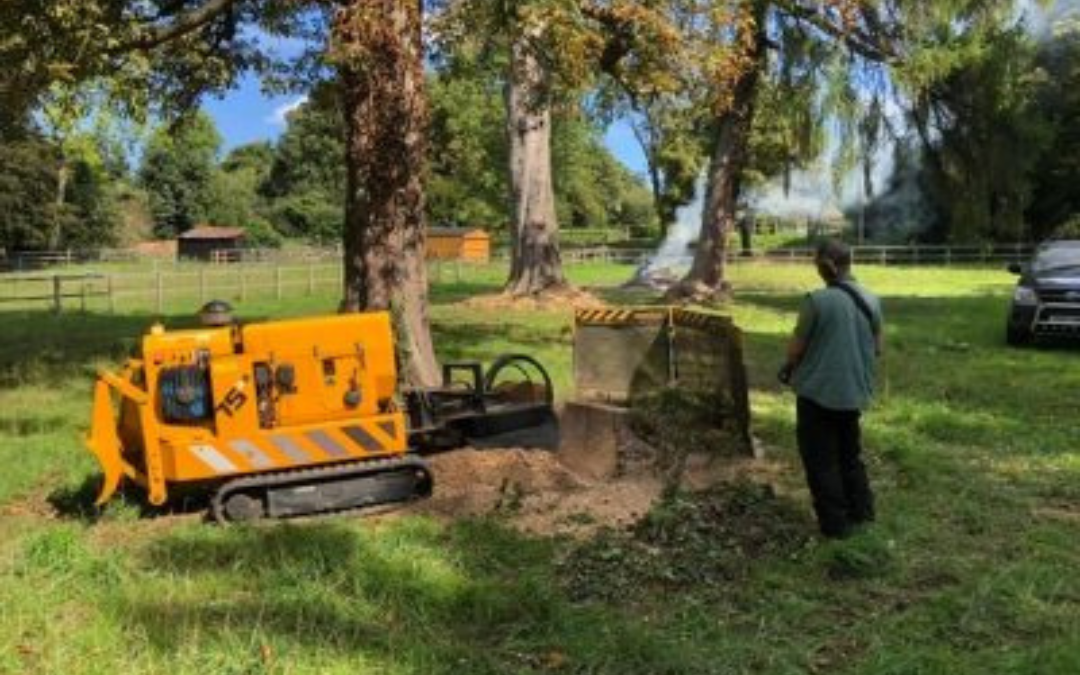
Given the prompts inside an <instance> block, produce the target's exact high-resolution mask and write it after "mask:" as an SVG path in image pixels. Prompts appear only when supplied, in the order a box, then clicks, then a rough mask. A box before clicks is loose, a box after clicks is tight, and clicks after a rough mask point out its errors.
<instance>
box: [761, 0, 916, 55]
mask: <svg viewBox="0 0 1080 675" xmlns="http://www.w3.org/2000/svg"><path fill="white" fill-rule="evenodd" d="M776 4H777V6H778V7H780V8H781V10H782V11H784V12H786V13H787V14H788V15H790V16H791V17H792V18H793V19H796V20H797V21H803V22H806V23H808V24H810V25H811V26H813V27H814V28H817V29H818V30H820V31H821V32H823V33H825V34H826V35H829V36H830V37H833V38H835V39H837V40H838V41H840V42H842V43H843V44H844V45H846V46H847V47H848V49H850V50H851V51H853V52H854V53H856V54H858V55H859V56H861V57H863V58H865V59H867V60H870V61H875V62H877V63H884V64H891V63H894V62H895V61H897V60H898V59H899V58H900V55H899V54H897V53H896V50H895V48H894V46H893V45H892V44H889V42H888V41H885V40H882V39H880V38H881V36H880V35H874V34H868V33H865V32H861V31H856V30H849V29H847V28H845V27H843V26H838V25H836V24H835V23H833V22H832V20H830V19H829V17H827V16H825V14H824V13H823V12H822V11H821V9H820V8H819V7H807V6H805V5H803V4H801V3H800V2H798V0H782V1H780V2H777V3H776ZM863 18H864V20H865V21H867V23H868V24H870V25H871V26H873V25H874V24H875V23H878V22H877V21H876V17H868V16H866V15H865V14H864V17H863Z"/></svg>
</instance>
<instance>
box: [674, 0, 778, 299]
mask: <svg viewBox="0 0 1080 675" xmlns="http://www.w3.org/2000/svg"><path fill="white" fill-rule="evenodd" d="M768 5H769V3H768V2H766V1H764V0H752V3H751V6H750V11H751V12H752V16H753V21H751V22H749V23H746V24H743V25H742V27H741V28H740V34H739V35H737V36H736V37H735V41H736V42H737V43H740V44H744V45H746V53H745V54H744V55H743V56H744V57H745V62H746V63H747V64H748V65H747V66H746V67H745V69H744V70H743V71H742V72H740V73H739V74H738V75H737V76H736V77H735V78H734V81H733V85H732V89H731V98H730V102H729V103H728V105H725V106H723V108H722V109H721V112H720V113H719V115H718V116H717V119H716V132H715V133H716V137H715V141H714V145H713V152H712V156H711V157H710V158H709V171H708V175H707V183H706V188H705V207H704V209H703V210H702V214H701V234H700V236H699V238H698V245H697V250H696V251H695V252H694V263H693V265H692V266H691V268H690V271H689V272H688V273H687V275H686V277H685V278H684V279H683V280H682V281H681V282H680V283H679V284H678V285H677V286H675V287H673V288H672V291H671V294H672V295H674V296H678V297H690V298H697V299H709V298H712V297H716V296H720V295H723V294H725V293H727V292H728V291H729V290H730V286H729V284H728V283H727V278H726V272H727V251H728V235H729V234H730V233H731V231H732V229H733V228H734V226H735V218H736V209H737V207H738V201H739V193H740V191H741V189H742V180H743V170H744V169H745V168H746V161H747V157H748V154H749V148H750V130H751V127H752V125H753V120H754V103H755V99H756V97H757V89H758V83H759V82H760V81H761V73H762V71H763V70H764V68H765V65H766V61H767V58H768V53H767V51H766V50H767V25H766V22H765V18H766V12H767V10H768ZM743 31H752V34H751V35H743V34H742V32H743Z"/></svg>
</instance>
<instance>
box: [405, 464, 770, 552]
mask: <svg viewBox="0 0 1080 675" xmlns="http://www.w3.org/2000/svg"><path fill="white" fill-rule="evenodd" d="M428 461H429V462H430V464H431V465H432V470H433V471H434V474H435V492H434V495H433V496H432V497H431V498H430V499H427V500H424V501H423V502H418V503H416V504H415V505H412V506H410V507H408V508H407V509H405V512H408V513H424V514H429V515H433V516H435V517H438V518H441V519H445V520H453V519H456V518H462V517H471V516H484V515H491V514H497V515H499V516H500V517H502V518H504V519H505V520H506V522H508V523H509V524H510V525H511V526H513V527H515V528H517V529H519V530H521V531H523V532H527V533H530V534H537V535H545V536H553V535H567V536H571V537H586V536H589V535H591V534H593V533H595V532H596V531H597V530H600V529H605V528H615V529H624V528H627V527H630V526H632V525H633V524H635V523H637V522H638V521H640V520H641V519H642V518H644V517H645V516H646V514H648V512H649V510H650V509H652V507H653V506H654V505H655V504H656V502H657V500H658V499H660V496H661V494H662V493H663V491H664V486H665V480H666V478H665V476H663V475H662V473H661V472H657V471H653V470H652V469H651V468H649V467H646V466H639V467H637V468H636V469H635V470H634V471H631V472H624V473H622V474H621V475H619V476H616V477H614V478H607V479H592V478H586V477H583V476H581V475H579V474H577V473H575V472H573V471H572V470H571V469H569V468H568V467H567V466H565V465H564V464H563V463H562V462H561V461H560V459H559V455H558V454H556V453H552V452H547V451H543V450H522V449H500V450H473V449H465V450H455V451H451V452H446V453H442V454H439V455H435V456H433V457H429V458H428ZM777 473H778V469H777V467H775V466H773V465H772V463H770V462H766V461H763V460H751V459H745V460H743V459H731V458H717V457H712V456H707V455H697V454H695V455H691V456H690V459H689V461H688V462H687V465H686V471H685V474H684V477H683V481H682V483H683V485H684V486H686V488H687V489H689V490H705V489H709V488H711V487H713V486H716V485H718V484H722V483H725V482H728V481H733V480H747V479H750V480H755V481H762V482H771V479H772V478H773V477H775V476H776V474H777Z"/></svg>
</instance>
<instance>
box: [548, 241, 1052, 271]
mask: <svg viewBox="0 0 1080 675" xmlns="http://www.w3.org/2000/svg"><path fill="white" fill-rule="evenodd" d="M1033 251H1034V247H1033V246H1031V245H1029V244H1005V245H996V246H930V245H927V246H922V245H920V246H855V247H852V249H851V252H852V256H853V258H854V260H855V262H856V263H857V264H869V265H946V266H949V265H987V264H999V263H1011V262H1021V261H1024V260H1027V259H1028V258H1030V257H1031V254H1032V252H1033ZM654 253H655V252H654V251H653V250H650V249H640V248H620V247H612V246H595V247H592V248H582V249H575V250H569V251H563V253H562V256H563V261H564V262H566V263H568V264H577V263H585V262H613V263H625V264H640V263H643V262H646V261H648V260H649V259H650V258H651V257H652V256H653V254H654ZM813 257H814V249H812V248H776V249H754V250H750V251H743V250H741V249H733V250H732V251H731V252H730V254H729V256H728V259H729V261H730V262H732V263H738V262H742V261H752V260H770V261H778V262H784V261H792V262H794V261H809V260H812V259H813Z"/></svg>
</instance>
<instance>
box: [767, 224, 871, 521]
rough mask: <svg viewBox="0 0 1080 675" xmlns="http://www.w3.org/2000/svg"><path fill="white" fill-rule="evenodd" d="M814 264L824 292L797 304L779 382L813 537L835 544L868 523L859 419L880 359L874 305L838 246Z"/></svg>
mask: <svg viewBox="0 0 1080 675" xmlns="http://www.w3.org/2000/svg"><path fill="white" fill-rule="evenodd" d="M814 263H815V264H816V265H817V271H818V274H819V275H820V276H821V278H822V280H823V281H824V282H825V287H824V288H821V289H819V290H816V291H814V292H813V293H809V294H808V295H807V296H806V299H805V300H804V301H803V304H802V308H801V309H800V311H799V322H798V325H797V326H796V327H795V334H794V336H793V337H792V338H791V342H790V343H789V345H788V350H787V362H786V363H785V364H784V367H783V368H782V369H781V371H780V380H781V381H782V382H784V383H785V384H787V383H789V382H790V383H791V384H792V386H793V387H794V388H795V392H796V394H797V395H798V403H797V416H798V417H797V432H796V435H797V438H798V443H799V454H800V456H801V457H802V462H803V468H804V469H805V470H806V481H807V483H808V484H809V487H810V493H811V495H812V496H813V499H814V511H815V513H816V514H817V519H818V525H819V526H820V527H821V533H822V534H823V535H824V536H826V537H830V538H843V537H846V536H848V535H850V534H851V533H852V531H853V529H854V528H855V527H857V526H859V525H861V524H863V523H868V522H870V521H872V520H874V495H873V492H872V491H871V490H870V482H869V480H868V479H867V476H866V466H865V465H864V464H863V461H862V458H861V457H860V454H861V453H862V442H861V439H860V436H861V433H860V428H859V419H860V417H861V415H862V411H863V410H866V408H867V407H869V405H870V399H871V396H872V395H873V387H874V368H875V365H876V361H877V357H878V356H879V355H880V354H881V347H882V341H881V304H880V302H879V301H878V299H877V297H875V296H874V295H873V294H872V293H870V292H869V291H868V290H867V289H865V288H863V287H862V286H860V285H859V284H858V283H856V281H855V279H854V278H853V277H852V276H851V249H849V248H848V247H847V246H846V245H845V244H843V243H842V242H840V241H836V240H834V239H829V240H825V241H823V242H821V243H820V244H819V245H818V247H817V252H816V255H815V256H814Z"/></svg>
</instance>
